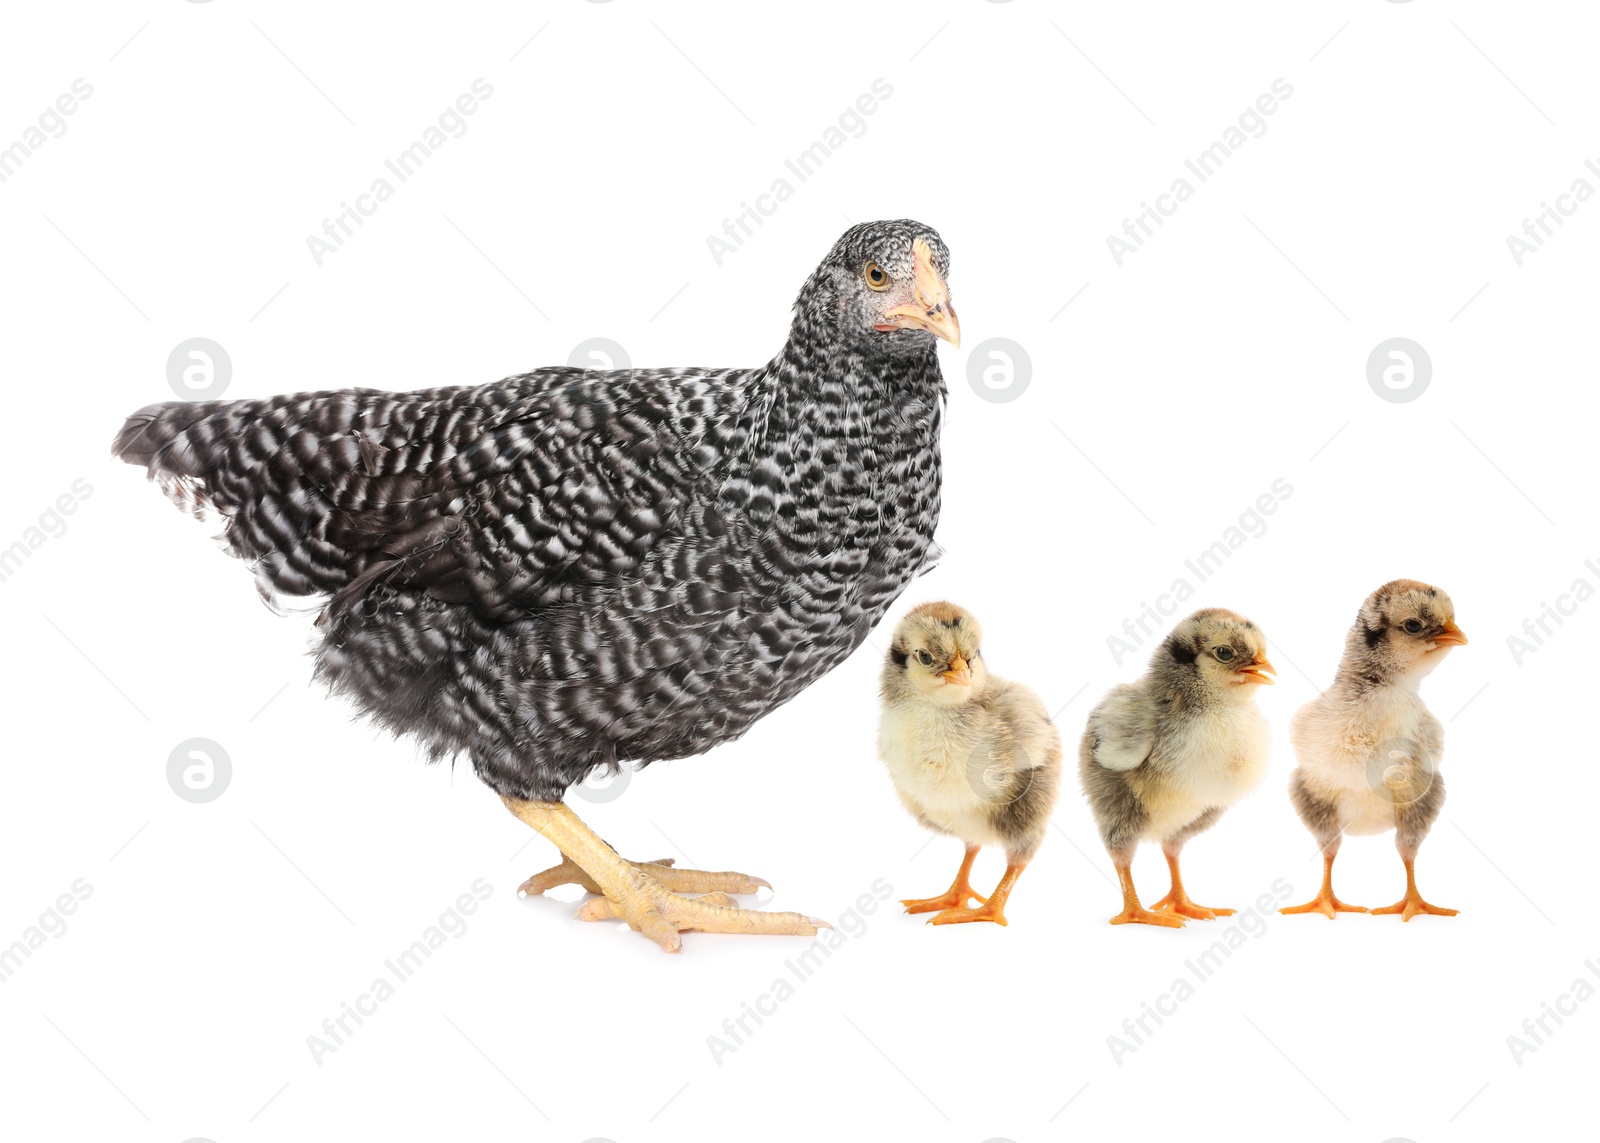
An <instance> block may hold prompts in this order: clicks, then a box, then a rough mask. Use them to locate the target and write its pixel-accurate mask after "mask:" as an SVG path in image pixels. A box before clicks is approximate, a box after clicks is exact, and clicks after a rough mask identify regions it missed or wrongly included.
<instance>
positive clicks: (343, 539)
mask: <svg viewBox="0 0 1600 1143" xmlns="http://www.w3.org/2000/svg"><path fill="white" fill-rule="evenodd" d="M949 264H950V259H949V252H948V251H947V249H946V248H945V245H944V243H943V242H942V241H941V240H940V238H939V236H938V234H937V233H935V232H934V231H933V230H931V229H930V228H928V227H926V226H923V225H921V224H919V223H915V222H911V221H906V220H901V221H894V222H875V223H863V224H861V225H858V226H854V227H852V228H851V229H850V230H848V231H846V232H845V234H844V235H843V236H842V237H841V238H840V239H839V241H838V242H837V243H836V244H835V245H834V247H833V249H832V250H831V251H830V252H829V254H828V256H827V257H826V258H825V259H824V260H823V262H822V264H821V265H820V266H818V267H817V269H816V271H815V272H814V273H813V274H812V275H811V276H810V278H809V279H808V280H807V281H806V283H805V285H804V286H803V287H802V289H801V291H800V295H799V298H798V299H797V301H796V302H795V306H794V318H793V322H792V324H791V327H790V331H789V336H788V340H787V342H786V343H785V344H784V346H783V348H782V349H781V350H780V351H779V353H778V354H777V356H776V357H774V358H773V359H772V360H771V361H770V362H768V363H767V364H765V365H762V366H760V367H757V368H754V369H659V370H646V369H635V370H626V371H614V372H588V371H582V370H577V369H567V368H550V369H540V370H536V371H534V372H532V373H526V374H522V375H520V376H516V377H510V378H507V379H505V380H503V381H499V382H496V383H493V384H489V385H483V386H479V387H452V388H437V389H426V390H421V391H418V392H410V393H389V392H383V391H380V390H375V389H344V390H338V391H333V392H322V393H299V394H292V395H288V396H281V397H271V398H266V399H262V400H247V401H210V402H196V403H188V402H167V403H164V404H159V405H151V406H149V407H148V408H145V409H142V410H141V411H139V412H137V413H135V414H134V415H133V416H131V417H130V418H129V419H128V421H127V423H126V424H125V425H124V426H123V428H122V431H121V432H120V433H119V434H118V435H117V439H116V442H115V444H114V446H113V451H114V452H115V454H116V455H117V456H119V457H120V458H122V459H123V460H125V461H127V462H129V463H130V464H138V465H142V466H144V467H146V468H147V469H148V471H149V475H150V477H151V478H152V479H153V480H156V481H159V482H160V484H161V486H162V487H163V489H164V490H165V491H166V493H167V494H168V496H169V497H171V498H172V499H173V500H174V501H175V502H177V503H178V504H179V505H180V506H184V507H188V508H190V509H192V510H194V511H195V512H196V514H197V515H201V514H204V513H206V512H208V511H214V512H215V513H218V514H220V516H221V517H222V519H223V521H224V528H223V539H224V541H225V543H226V546H227V549H228V550H229V552H230V553H231V554H233V555H235V556H238V557H239V558H241V559H243V560H245V561H246V562H248V563H249V565H250V566H251V568H252V570H253V571H254V573H255V576H256V580H257V584H258V586H259V588H260V590H261V591H262V593H263V594H264V595H265V596H266V597H267V598H268V599H269V601H277V600H279V599H282V598H288V597H302V598H303V597H310V598H313V599H317V600H320V601H323V602H324V606H323V608H322V611H321V614H320V616H319V618H318V620H317V624H318V627H319V629H320V636H321V637H320V643H319V646H318V647H317V649H316V674H317V676H318V677H319V678H320V679H321V680H322V681H323V682H325V683H326V684H327V685H328V686H329V687H330V689H331V690H333V691H334V692H336V693H339V694H342V695H346V696H348V697H349V698H350V699H351V700H352V701H353V702H354V704H355V705H356V706H357V707H358V708H359V709H360V710H362V711H363V712H365V713H366V714H368V715H370V716H371V717H372V718H374V719H375V720H376V721H377V722H379V723H380V724H382V725H384V726H386V727H388V728H390V729H392V730H393V731H394V732H395V733H397V734H401V733H403V734H409V735H412V736H414V737H416V738H417V739H418V740H420V741H421V743H422V744H423V746H424V748H425V749H426V751H427V753H428V755H429V757H430V759H433V760H437V759H440V758H443V757H447V756H454V755H457V754H464V755H465V756H466V757H467V758H469V759H470V760H471V762H472V765H473V767H474V769H475V770H476V771H477V773H478V775H479V776H480V777H481V778H482V779H483V781H484V782H485V784H487V785H488V786H489V787H490V789H492V790H494V791H495V792H496V793H498V794H499V795H500V796H501V797H502V799H503V800H504V801H505V803H506V805H507V806H508V807H509V808H510V810H511V812H512V813H514V814H515V815H516V816H517V817H519V818H520V819H522V820H523V821H524V822H526V823H527V824H528V825H530V826H532V827H533V828H534V829H536V830H538V831H539V832H540V833H541V834H543V835H544V836H545V837H546V838H548V839H549V840H550V841H552V842H553V843H554V844H555V845H556V847H557V848H558V849H559V850H560V851H561V853H562V855H563V858H564V860H563V862H562V864H561V865H560V866H558V867H556V869H554V870H549V871H546V872H545V873H542V874H538V875H536V876H535V877H534V878H531V879H530V881H529V882H528V884H527V886H525V888H527V889H529V890H530V891H542V890H543V889H546V888H549V887H550V886H552V885H555V884H559V883H562V882H563V881H573V882H577V883H579V884H582V885H584V886H585V887H587V888H588V889H590V890H591V891H592V892H597V893H600V894H602V895H603V896H604V897H605V898H606V901H605V902H604V903H602V902H598V901H597V902H591V906H592V907H590V908H587V909H586V912H585V914H584V915H587V916H591V917H592V916H597V915H612V916H617V917H621V918H623V919H624V920H626V921H627V922H628V923H629V924H630V925H631V926H632V927H633V928H635V929H637V930H639V931H641V932H643V933H644V934H645V935H646V936H649V937H650V938H652V939H653V940H655V941H656V942H657V943H658V944H660V945H661V946H662V947H663V948H664V949H666V950H668V951H669V952H670V951H677V950H678V949H679V948H680V947H681V939H680V937H679V933H680V931H684V930H689V929H693V930H698V931H708V932H712V931H714V932H769V933H772V932H776V933H807V934H809V933H814V932H815V931H816V929H815V922H814V921H813V920H812V919H810V918H807V917H804V916H801V915H799V914H793V913H763V912H758V911H753V910H744V909H738V908H734V907H732V905H731V902H730V901H729V899H728V898H727V897H726V896H725V895H723V894H724V893H726V892H748V891H751V890H752V889H753V887H754V885H755V884H760V882H759V881H758V880H757V879H754V878H748V877H744V876H743V875H739V874H725V875H719V874H705V873H695V872H693V871H677V870H670V869H667V868H665V867H663V866H650V867H648V869H646V868H641V867H640V866H638V865H636V864H634V863H632V862H629V861H626V860H624V859H623V858H621V857H620V856H619V855H618V854H617V853H616V852H614V851H613V850H612V849H611V847H610V846H608V845H607V844H606V843H605V842H603V841H602V840H601V839H600V838H599V837H598V836H596V835H595V834H594V833H593V832H592V831H591V830H590V829H589V828H588V827H587V826H585V825H584V824H583V822H582V821H580V820H579V819H578V817H577V816H576V815H575V814H573V813H572V811H571V810H570V809H568V808H567V807H566V806H565V805H563V804H562V797H563V795H564V793H565V791H566V790H567V789H568V787H570V786H571V785H573V784H574V783H577V782H580V781H582V780H583V778H584V777H585V776H586V775H587V774H588V773H590V772H591V771H593V770H595V769H597V768H610V769H615V768H617V767H620V766H623V765H627V764H630V763H639V764H647V763H650V762H653V761H656V760H660V759H669V758H681V757H685V756H688V755H692V754H697V753H700V752H702V751H705V750H708V749H710V748H711V747H713V746H716V745H718V744H719V743H724V742H727V741H729V740H731V739H734V738H737V737H739V736H740V735H741V734H743V733H744V732H745V731H746V730H748V729H749V728H750V727H751V725H752V724H754V723H755V722H756V721H757V720H758V719H760V718H762V717H764V716H765V715H767V714H769V713H770V712H771V711H773V710H774V709H776V708H777V707H779V706H781V705H782V704H783V703H785V702H787V701H788V700H789V699H791V698H793V697H794V696H795V695H797V694H799V693H800V692H801V691H802V690H804V689H805V688H806V687H807V686H809V685H810V684H812V683H813V682H815V681H816V680H817V679H819V678H820V677H821V676H822V675H824V674H826V673H827V672H828V671H829V670H831V669H832V668H833V667H834V666H836V665H837V664H838V663H840V662H841V661H842V660H843V659H844V658H845V657H846V656H848V655H849V654H850V653H851V652H852V651H854V650H855V649H856V647H857V646H859V645H860V644H861V642H862V641H863V640H864V639H865V638H866V636H867V633H868V632H869V631H870V630H871V629H872V627H873V625H874V624H876V623H877V621H878V620H879V619H880V618H881V617H882V615H883V614H884V612H885V610H886V609H887V608H888V607H889V605H890V604H891V603H892V602H893V601H894V599H895V598H896V597H897V596H898V595H899V594H900V592H901V591H902V590H903V589H904V588H905V586H906V584H907V583H908V582H909V581H910V580H911V578H912V577H913V576H915V575H916V574H917V573H918V572H919V570H921V569H922V568H923V566H924V564H925V562H926V561H927V560H928V559H929V557H930V553H931V551H933V531H934V526H935V524H936V523H937V521H938V516H939V488H940V463H939V432H940V423H941V416H942V410H943V403H944V398H945V387H944V380H943V377H942V375H941V374H940V371H939V363H938V357H937V354H936V351H935V344H936V339H937V338H944V339H946V340H948V341H950V342H951V343H952V344H958V343H959V337H960V331H959V326H958V324H957V321H956V316H955V312H954V310H953V309H952V308H951V304H950V296H949V292H948V290H947V288H946V285H945V279H946V276H947V275H948V273H949ZM674 889H678V890H681V891H682V893H680V892H674ZM690 892H708V893H711V894H713V896H711V897H710V898H707V899H696V898H692V897H689V896H685V895H683V893H690Z"/></svg>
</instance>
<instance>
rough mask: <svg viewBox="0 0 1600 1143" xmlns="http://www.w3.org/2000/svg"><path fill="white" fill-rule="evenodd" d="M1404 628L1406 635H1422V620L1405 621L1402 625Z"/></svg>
mask: <svg viewBox="0 0 1600 1143" xmlns="http://www.w3.org/2000/svg"><path fill="white" fill-rule="evenodd" d="M1404 627H1405V629H1406V634H1407V635H1420V634H1422V620H1420V619H1407V620H1406V621H1405V623H1404Z"/></svg>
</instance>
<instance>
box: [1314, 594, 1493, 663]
mask: <svg viewBox="0 0 1600 1143" xmlns="http://www.w3.org/2000/svg"><path fill="white" fill-rule="evenodd" d="M1466 641H1467V637H1466V636H1465V635H1463V634H1462V633H1461V628H1459V627H1457V626H1456V605H1455V604H1454V603H1452V602H1451V601H1450V597H1449V596H1448V595H1446V594H1445V593H1444V592H1442V591H1440V590H1439V589H1438V588H1436V587H1434V586H1433V585H1432V584H1426V583H1422V582H1421V581H1419V580H1414V579H1397V580H1391V581H1390V582H1388V583H1386V584H1384V585H1383V586H1382V587H1380V588H1379V589H1378V590H1377V591H1375V592H1373V593H1372V594H1371V595H1369V596H1367V598H1366V600H1365V602H1363V603H1362V604H1361V610H1360V611H1359V612H1358V613H1357V614H1356V621H1355V623H1354V625H1352V626H1351V628H1350V634H1349V635H1348V636H1347V637H1346V639H1345V652H1344V663H1343V664H1342V666H1343V669H1345V670H1346V671H1353V672H1354V673H1355V674H1356V675H1358V676H1359V677H1360V678H1361V679H1362V680H1363V681H1365V682H1367V683H1369V684H1372V685H1382V684H1385V683H1390V682H1395V681H1397V680H1400V679H1406V680H1409V681H1413V682H1414V681H1417V680H1420V679H1422V677H1423V676H1425V675H1427V674H1428V672H1429V671H1432V670H1433V668H1435V667H1437V666H1438V665H1439V660H1441V659H1443V658H1444V655H1445V652H1447V651H1449V650H1450V648H1452V647H1459V646H1462V645H1463V644H1465V643H1466Z"/></svg>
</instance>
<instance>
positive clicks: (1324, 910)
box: [1278, 844, 1372, 921]
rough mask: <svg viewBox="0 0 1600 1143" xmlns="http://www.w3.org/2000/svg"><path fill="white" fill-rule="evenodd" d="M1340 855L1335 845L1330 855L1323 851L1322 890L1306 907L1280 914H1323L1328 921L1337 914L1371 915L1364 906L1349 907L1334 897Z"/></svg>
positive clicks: (1288, 909)
mask: <svg viewBox="0 0 1600 1143" xmlns="http://www.w3.org/2000/svg"><path fill="white" fill-rule="evenodd" d="M1338 855H1339V847H1338V845H1337V844H1335V845H1334V847H1333V851H1332V852H1331V853H1330V852H1329V851H1328V850H1326V849H1324V850H1323V851H1322V889H1321V891H1320V892H1318V893H1317V895H1316V896H1315V897H1313V898H1311V900H1309V901H1307V902H1306V903H1305V904H1304V905H1290V906H1289V907H1288V908H1286V909H1279V910H1278V912H1280V913H1283V914H1285V915H1288V914H1291V913H1321V914H1322V915H1323V916H1324V917H1327V918H1328V920H1330V921H1331V920H1333V918H1334V915H1335V914H1336V913H1370V912H1371V911H1372V910H1370V909H1368V908H1366V907H1365V906H1363V905H1347V904H1345V903H1344V902H1343V901H1341V900H1339V898H1337V897H1335V896H1334V895H1333V859H1334V858H1335V857H1337V856H1338Z"/></svg>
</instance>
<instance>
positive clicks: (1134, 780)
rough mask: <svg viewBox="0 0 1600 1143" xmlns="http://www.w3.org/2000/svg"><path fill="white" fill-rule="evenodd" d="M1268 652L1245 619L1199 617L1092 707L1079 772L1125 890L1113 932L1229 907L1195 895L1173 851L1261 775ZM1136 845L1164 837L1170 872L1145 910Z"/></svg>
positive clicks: (1174, 924) (1268, 745)
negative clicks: (1261, 693)
mask: <svg viewBox="0 0 1600 1143" xmlns="http://www.w3.org/2000/svg"><path fill="white" fill-rule="evenodd" d="M1266 645H1267V641H1266V636H1264V635H1263V634H1262V633H1261V629H1260V628H1259V627H1257V626H1256V625H1255V624H1254V623H1252V622H1250V620H1248V619H1246V618H1245V617H1244V616H1242V615H1238V614H1235V613H1234V612H1232V611H1228V610H1225V609H1223V608H1220V607H1212V608H1207V609H1205V610H1203V611H1197V612H1195V613H1194V614H1193V615H1191V616H1189V617H1188V618H1187V619H1185V620H1183V621H1182V622H1181V623H1179V624H1178V625H1177V627H1175V628H1173V630H1172V633H1171V634H1170V635H1168V636H1167V637H1166V639H1165V640H1164V641H1163V642H1162V644H1161V646H1160V647H1158V648H1157V649H1156V653H1155V654H1154V655H1153V656H1152V657H1151V659H1150V669H1149V670H1148V671H1146V672H1145V674H1144V677H1143V678H1141V679H1139V680H1138V681H1137V682H1134V683H1124V684H1123V685H1121V686H1118V687H1115V688H1113V689H1112V691H1111V692H1110V693H1109V694H1108V695H1106V697H1105V698H1104V699H1102V700H1101V701H1100V705H1098V706H1097V707H1095V708H1094V710H1093V711H1092V712H1090V714H1089V725H1088V727H1087V728H1086V729H1085V730H1084V732H1083V742H1082V745H1081V746H1080V748H1079V751H1078V773H1079V775H1080V776H1081V778H1082V780H1083V792H1084V794H1085V795H1086V796H1087V797H1088V799H1089V805H1090V808H1091V809H1093V811H1094V817H1095V821H1096V822H1097V823H1098V824H1099V826H1100V839H1101V840H1102V841H1103V842H1105V846H1106V851H1107V852H1108V853H1110V854H1111V862H1112V864H1113V865H1115V866H1116V869H1117V879H1118V880H1119V881H1120V882H1121V883H1122V912H1120V913H1118V914H1117V915H1116V916H1115V917H1112V918H1111V923H1112V924H1113V925H1124V924H1128V923H1129V922H1136V923H1139V924H1146V925H1164V926H1167V927H1169V928H1181V927H1182V926H1183V924H1184V920H1183V918H1185V917H1194V918H1197V919H1203V920H1210V919H1212V918H1215V917H1218V916H1227V915H1229V914H1231V913H1232V912H1233V910H1232V909H1208V908H1206V907H1205V906H1202V905H1196V904H1195V903H1194V902H1193V901H1191V900H1190V899H1189V895H1188V894H1187V893H1186V892H1185V891H1184V888H1183V878H1182V876H1181V875H1180V873H1179V871H1178V854H1179V853H1180V852H1181V851H1182V849H1183V844H1184V842H1186V841H1188V840H1189V839H1190V838H1191V837H1193V836H1194V835H1195V834H1198V833H1202V832H1204V831H1205V830H1208V829H1210V828H1211V827H1212V826H1213V825H1215V824H1216V822H1217V819H1218V818H1220V817H1221V816H1222V812H1223V811H1224V810H1226V809H1227V808H1228V807H1229V806H1231V805H1233V803H1235V802H1237V801H1238V800H1239V799H1241V798H1243V797H1244V796H1245V795H1246V794H1248V793H1250V792H1251V791H1252V790H1254V789H1255V788H1256V786H1257V785H1259V784H1260V782H1261V779H1262V777H1263V776H1264V775H1265V774H1266V770H1267V757H1268V755H1269V754H1270V753H1271V749H1272V742H1271V735H1270V734H1269V732H1268V730H1267V721H1266V719H1265V718H1263V717H1262V716H1261V712H1260V711H1259V710H1258V709H1257V708H1256V704H1255V703H1254V702H1253V701H1252V700H1253V699H1254V698H1255V694H1256V691H1255V687H1256V684H1259V683H1271V682H1272V681H1273V680H1272V678H1271V677H1270V675H1269V673H1268V672H1274V673H1275V668H1274V667H1273V666H1272V664H1271V663H1270V662H1269V661H1268V660H1267V656H1266ZM1141 841H1159V842H1160V843H1161V850H1162V852H1163V853H1165V854H1166V857H1167V868H1168V869H1170V870H1171V871H1172V889H1171V891H1170V892H1168V893H1167V895H1166V896H1165V897H1163V898H1162V899H1161V900H1160V901H1157V902H1156V903H1155V905H1154V906H1152V907H1151V908H1150V909H1146V908H1144V907H1143V906H1141V905H1140V904H1139V895H1138V893H1137V892H1136V891H1135V890H1134V887H1133V874H1132V872H1131V870H1130V866H1131V865H1132V863H1133V851H1134V850H1135V849H1136V848H1138V845H1139V842H1141Z"/></svg>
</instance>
